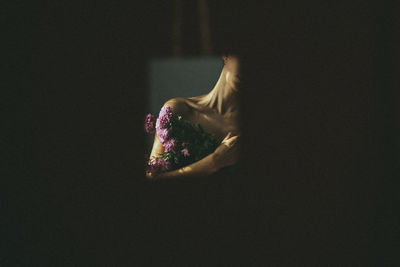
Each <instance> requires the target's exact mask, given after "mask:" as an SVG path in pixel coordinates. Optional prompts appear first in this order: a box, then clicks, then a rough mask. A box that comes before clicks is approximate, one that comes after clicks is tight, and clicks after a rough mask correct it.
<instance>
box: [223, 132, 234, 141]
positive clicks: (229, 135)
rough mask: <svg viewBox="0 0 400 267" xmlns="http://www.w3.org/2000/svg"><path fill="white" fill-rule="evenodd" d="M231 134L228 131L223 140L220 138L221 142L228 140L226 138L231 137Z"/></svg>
mask: <svg viewBox="0 0 400 267" xmlns="http://www.w3.org/2000/svg"><path fill="white" fill-rule="evenodd" d="M231 135H232V133H231V132H229V133H228V134H227V135H226V136H225V138H224V140H222V142H224V141H226V140H228V139H229V137H231Z"/></svg>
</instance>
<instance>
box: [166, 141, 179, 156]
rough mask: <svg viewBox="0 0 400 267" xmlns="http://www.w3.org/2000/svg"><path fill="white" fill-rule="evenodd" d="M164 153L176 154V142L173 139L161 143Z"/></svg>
mask: <svg viewBox="0 0 400 267" xmlns="http://www.w3.org/2000/svg"><path fill="white" fill-rule="evenodd" d="M163 145H164V149H165V152H173V153H176V150H177V148H178V141H177V140H176V139H175V138H171V139H170V140H168V141H166V142H165V143H163Z"/></svg>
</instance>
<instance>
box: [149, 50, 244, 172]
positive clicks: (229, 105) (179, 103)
mask: <svg viewBox="0 0 400 267" xmlns="http://www.w3.org/2000/svg"><path fill="white" fill-rule="evenodd" d="M223 59H224V61H225V65H224V67H223V69H222V71H221V74H220V77H219V79H218V81H217V83H216V85H215V87H214V88H213V89H212V90H211V91H210V92H209V93H208V94H205V95H201V96H195V97H187V98H184V97H177V98H172V99H170V100H168V101H167V102H165V104H164V105H168V106H170V107H171V109H172V112H173V113H174V114H179V115H181V116H182V117H183V118H184V119H186V120H188V121H189V122H191V123H192V124H197V123H199V124H200V125H201V126H202V127H203V129H204V130H205V131H206V132H209V133H212V134H214V136H215V138H216V139H217V140H219V141H220V142H221V145H220V146H219V147H218V148H217V149H216V150H215V151H214V152H213V153H211V154H210V155H208V156H206V157H204V158H203V159H201V160H199V161H197V162H194V163H192V164H190V165H188V166H185V167H182V168H180V169H177V170H174V171H169V172H163V173H146V177H147V178H151V179H163V178H184V177H193V176H207V175H210V174H212V173H214V172H216V171H218V170H219V169H221V168H223V167H225V166H229V165H232V164H235V163H236V162H237V159H238V152H239V151H238V150H239V142H238V140H239V135H240V127H239V121H238V119H239V104H238V88H237V83H238V82H239V79H238V67H239V66H238V65H239V63H238V60H237V58H236V57H234V56H229V57H226V56H224V57H223ZM162 152H164V147H163V145H162V144H161V142H160V140H159V139H158V136H157V134H155V136H154V143H153V148H152V151H151V154H150V158H151V157H152V156H156V155H157V154H158V153H162Z"/></svg>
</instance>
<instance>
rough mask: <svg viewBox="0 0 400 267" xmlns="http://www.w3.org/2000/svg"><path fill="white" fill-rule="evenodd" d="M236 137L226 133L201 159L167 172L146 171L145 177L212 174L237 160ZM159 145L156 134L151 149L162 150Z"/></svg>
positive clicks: (163, 177)
mask: <svg viewBox="0 0 400 267" xmlns="http://www.w3.org/2000/svg"><path fill="white" fill-rule="evenodd" d="M237 139H238V136H232V135H231V133H228V135H227V136H226V137H225V139H224V140H223V141H222V142H221V145H219V146H218V148H217V149H216V150H215V151H214V152H213V153H211V154H209V155H208V156H206V157H204V158H202V159H201V160H199V161H196V162H194V163H192V164H189V165H188V166H185V167H182V168H180V169H177V170H173V171H169V172H161V173H146V177H147V178H151V179H168V178H186V177H196V176H208V175H210V174H213V173H214V172H216V171H218V170H219V169H221V168H222V167H225V166H229V165H232V164H234V163H235V162H236V161H237V157H238V154H237V152H238V144H237ZM159 146H161V147H162V144H161V142H160V141H159V140H158V137H157V134H156V137H155V142H154V145H153V151H164V150H163V148H160V147H159ZM154 153H156V152H154ZM152 154H153V152H152Z"/></svg>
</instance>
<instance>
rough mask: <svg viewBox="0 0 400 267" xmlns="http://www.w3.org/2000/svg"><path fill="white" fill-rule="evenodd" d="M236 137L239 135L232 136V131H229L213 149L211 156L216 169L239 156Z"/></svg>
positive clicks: (232, 161) (230, 162)
mask: <svg viewBox="0 0 400 267" xmlns="http://www.w3.org/2000/svg"><path fill="white" fill-rule="evenodd" d="M238 138H239V135H235V136H233V135H232V133H231V132H229V133H228V134H227V135H226V136H225V138H224V140H222V142H221V144H220V145H219V146H218V147H217V149H215V151H214V153H213V157H214V162H215V165H216V167H217V169H221V168H223V167H225V166H230V165H233V164H235V163H236V161H237V159H238V156H239V155H238V154H239V143H238Z"/></svg>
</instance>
